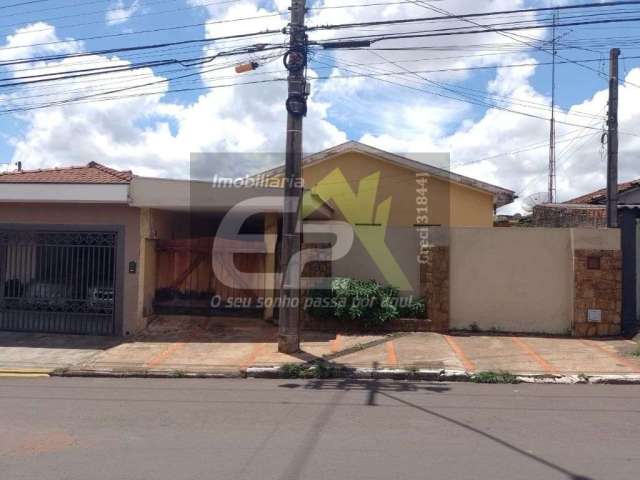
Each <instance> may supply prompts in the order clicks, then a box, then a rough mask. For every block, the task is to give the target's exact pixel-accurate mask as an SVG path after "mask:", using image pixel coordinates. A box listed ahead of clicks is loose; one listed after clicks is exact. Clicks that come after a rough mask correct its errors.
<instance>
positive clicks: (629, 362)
mask: <svg viewBox="0 0 640 480" xmlns="http://www.w3.org/2000/svg"><path fill="white" fill-rule="evenodd" d="M583 343H585V344H586V345H588V346H590V347H593V348H596V349H598V350H599V351H601V352H602V353H604V354H605V355H607V356H608V357H609V358H611V360H612V361H614V362H615V363H616V365H618V366H621V367H626V368H628V369H629V370H630V371H631V372H632V373H640V359H637V358H635V357H632V356H631V355H630V353H631V352H632V351H633V349H629V348H625V347H626V345H624V343H623V342H621V341H606V340H584V342H583Z"/></svg>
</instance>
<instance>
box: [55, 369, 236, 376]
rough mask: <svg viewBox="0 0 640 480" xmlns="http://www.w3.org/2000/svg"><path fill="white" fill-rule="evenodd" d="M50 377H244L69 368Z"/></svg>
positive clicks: (217, 372)
mask: <svg viewBox="0 0 640 480" xmlns="http://www.w3.org/2000/svg"><path fill="white" fill-rule="evenodd" d="M50 376H52V377H83V378H241V377H242V376H243V375H242V373H241V372H240V371H226V372H221V371H203V372H186V371H183V370H155V369H151V370H148V369H122V370H111V369H104V370H91V369H76V368H67V369H60V370H54V371H53V372H51V374H50Z"/></svg>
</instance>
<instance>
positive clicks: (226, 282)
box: [155, 238, 266, 310]
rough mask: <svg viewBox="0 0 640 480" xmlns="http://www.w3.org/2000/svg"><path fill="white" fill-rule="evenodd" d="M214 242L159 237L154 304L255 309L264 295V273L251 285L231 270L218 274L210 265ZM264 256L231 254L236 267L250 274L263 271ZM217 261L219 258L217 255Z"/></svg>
mask: <svg viewBox="0 0 640 480" xmlns="http://www.w3.org/2000/svg"><path fill="white" fill-rule="evenodd" d="M213 242H214V239H213V238H197V239H186V240H158V242H157V244H156V275H157V278H156V302H155V303H156V306H158V305H160V306H165V307H169V306H171V305H173V306H176V307H182V308H185V307H186V308H188V307H193V308H196V309H198V310H200V309H201V308H208V309H214V310H215V309H218V308H220V309H225V308H232V309H254V308H256V307H257V306H259V303H258V299H259V298H260V297H263V296H264V290H265V282H264V276H262V277H261V279H262V280H261V281H260V282H258V283H254V284H252V285H249V284H247V283H246V281H243V278H242V277H237V276H233V275H232V274H230V275H226V276H225V278H224V279H221V278H218V277H217V276H216V275H215V274H214V271H213V268H212V261H213V253H212V249H213ZM231 255H232V257H231ZM265 257H266V256H265V253H253V252H250V253H249V252H243V253H234V254H230V258H232V261H233V265H234V266H235V268H236V269H237V270H239V271H240V272H243V273H252V274H264V272H265ZM216 261H220V260H219V257H218V256H216ZM223 267H224V266H223ZM228 270H229V271H230V272H232V271H233V269H228Z"/></svg>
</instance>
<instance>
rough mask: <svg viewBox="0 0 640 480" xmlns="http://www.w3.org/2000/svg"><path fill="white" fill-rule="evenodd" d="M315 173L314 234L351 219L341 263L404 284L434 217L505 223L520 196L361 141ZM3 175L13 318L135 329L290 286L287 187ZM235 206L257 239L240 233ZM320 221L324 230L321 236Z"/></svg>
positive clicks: (7, 292) (310, 187)
mask: <svg viewBox="0 0 640 480" xmlns="http://www.w3.org/2000/svg"><path fill="white" fill-rule="evenodd" d="M433 158H434V160H438V161H440V160H441V159H442V156H437V155H436V156H434V157H433ZM278 175H281V171H280V170H278V169H275V170H272V171H269V172H266V173H265V174H263V175H262V178H272V179H273V178H274V176H275V177H277V176H278ZM303 176H304V180H305V205H304V216H305V225H306V233H305V234H304V235H305V238H304V241H305V243H308V244H311V243H323V244H326V243H327V242H332V241H333V240H334V239H333V238H332V234H331V232H335V231H336V230H335V228H334V227H335V226H336V225H342V226H344V225H348V226H349V228H351V229H353V231H354V235H353V236H354V238H355V244H354V246H353V248H352V251H350V252H349V253H348V255H346V256H345V257H344V258H343V259H342V260H341V261H339V262H333V265H332V269H333V274H334V275H348V276H353V277H358V278H377V279H379V280H380V281H385V282H386V283H390V284H393V285H395V286H398V287H400V288H401V289H403V290H404V291H412V290H417V288H419V268H418V266H417V262H416V257H417V255H418V254H419V246H418V239H419V231H420V229H424V228H427V227H428V226H430V225H445V226H448V225H455V226H475V227H491V226H492V224H493V214H494V211H495V209H496V208H498V207H501V206H503V205H506V204H508V203H510V202H512V201H513V199H514V198H515V194H514V192H513V191H511V190H507V189H503V188H500V187H496V186H493V185H490V184H487V183H484V182H480V181H477V180H474V179H471V178H468V177H464V176H460V175H456V174H453V173H450V172H448V171H447V170H445V169H442V168H436V167H434V166H431V165H426V164H424V163H420V162H416V161H414V160H410V159H408V158H405V157H401V156H397V155H393V154H389V153H387V152H384V151H381V150H378V149H374V148H371V147H368V146H366V145H362V144H359V143H356V142H349V143H347V144H344V145H340V146H338V147H334V148H331V149H329V150H326V151H324V152H321V153H318V154H315V155H312V156H310V157H307V158H306V159H305V161H304V174H303ZM0 184H1V185H0V330H22V331H50V332H64V333H81V334H105V335H127V334H132V333H135V332H137V331H139V330H140V329H142V328H144V326H145V325H146V323H147V321H148V319H149V317H150V316H152V315H153V314H154V313H157V312H158V311H160V309H161V308H165V307H166V306H167V304H169V305H170V306H171V305H173V306H174V307H175V306H176V305H177V307H178V308H184V309H186V310H184V311H186V312H187V313H190V312H192V311H194V310H193V309H194V308H195V307H194V305H197V306H198V308H201V309H203V310H210V309H212V308H213V309H216V308H218V307H220V308H222V309H223V310H224V308H223V307H224V306H229V304H228V303H226V302H227V301H228V300H231V299H234V297H235V296H238V297H241V296H248V297H252V298H257V297H258V296H260V297H261V298H273V297H274V296H275V295H276V290H277V287H276V284H275V275H274V272H275V271H276V270H277V266H278V262H277V255H278V245H279V231H280V228H281V227H280V225H279V224H280V217H281V215H282V188H281V186H278V185H276V186H273V185H271V184H270V183H269V182H266V183H265V184H262V185H261V184H259V183H258V184H256V183H255V182H247V183H246V184H244V185H240V186H235V187H234V186H231V187H230V186H229V185H221V184H216V183H211V182H204V181H186V180H169V179H157V178H144V177H138V176H135V175H133V174H132V173H131V172H129V171H117V170H113V169H111V168H108V167H105V166H103V165H100V164H98V163H95V162H91V163H89V164H87V165H86V166H83V167H70V168H59V169H48V170H37V171H21V172H9V173H5V174H0ZM252 204H253V205H252ZM248 212H250V213H252V214H253V215H251V216H249V213H248ZM245 217H248V219H247V221H244V220H245ZM230 218H231V219H237V220H238V222H239V223H241V224H243V227H242V232H241V233H242V234H249V235H251V234H253V236H252V238H251V241H245V242H237V241H236V243H234V241H227V237H226V234H225V235H222V234H221V233H220V231H221V225H223V224H224V222H226V221H228V220H229V219H230ZM312 225H314V226H315V227H316V230H318V229H320V230H322V231H323V232H324V234H322V233H321V234H318V238H317V239H316V238H313V235H312V234H311V230H312V228H311V226H312ZM323 235H324V236H323ZM222 240H224V241H222ZM238 248H239V249H240V250H241V251H242V253H241V254H235V256H234V253H233V252H237V251H238ZM341 262H342V263H341ZM212 265H213V266H214V268H217V269H218V270H217V271H216V275H215V276H214V275H212V273H211V270H212V268H211V266H212ZM239 271H241V272H239ZM242 272H249V273H253V274H258V275H253V276H250V278H248V279H247V278H244V277H242V278H240V275H239V273H242ZM259 274H263V275H259ZM221 277H224V278H221ZM405 281H406V284H405V283H403V282H405ZM212 295H215V296H216V297H218V298H221V299H222V304H221V305H216V306H213V305H212V303H211V301H210V299H211V297H212ZM181 302H182V303H181ZM252 306H253V305H252ZM233 307H234V308H235V309H242V308H244V307H247V306H246V305H239V306H238V305H233ZM198 311H199V310H198ZM260 311H261V312H263V313H264V315H265V316H266V317H269V316H270V315H272V314H273V307H272V306H271V305H261V308H260Z"/></svg>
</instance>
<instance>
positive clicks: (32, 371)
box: [0, 368, 53, 378]
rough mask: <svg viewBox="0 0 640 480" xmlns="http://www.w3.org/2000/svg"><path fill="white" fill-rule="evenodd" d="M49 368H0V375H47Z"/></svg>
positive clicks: (34, 376)
mask: <svg viewBox="0 0 640 480" xmlns="http://www.w3.org/2000/svg"><path fill="white" fill-rule="evenodd" d="M52 371H53V369H51V368H0V377H28V378H36V377H48V376H49V375H50V374H51V372H52Z"/></svg>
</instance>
